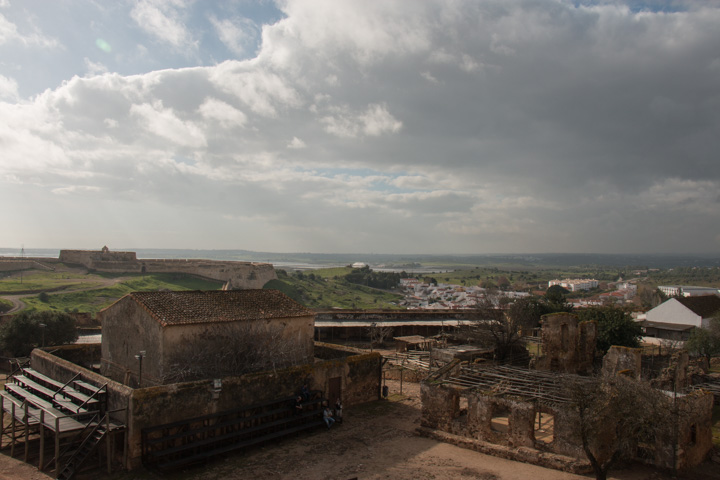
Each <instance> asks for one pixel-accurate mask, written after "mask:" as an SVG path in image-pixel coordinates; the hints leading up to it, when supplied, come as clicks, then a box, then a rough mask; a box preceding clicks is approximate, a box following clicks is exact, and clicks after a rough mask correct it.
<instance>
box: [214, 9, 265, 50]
mask: <svg viewBox="0 0 720 480" xmlns="http://www.w3.org/2000/svg"><path fill="white" fill-rule="evenodd" d="M210 22H211V23H212V25H213V27H214V28H215V32H216V33H217V36H218V38H220V41H221V42H223V44H225V46H226V47H227V48H228V49H229V50H230V51H232V52H234V53H235V54H237V55H241V56H244V55H246V54H248V53H251V52H249V49H250V47H253V46H254V41H255V38H256V37H257V35H258V33H259V29H258V27H257V25H255V22H253V21H252V20H250V19H249V18H233V19H232V20H231V19H228V18H224V19H218V18H217V17H214V16H212V17H210Z"/></svg>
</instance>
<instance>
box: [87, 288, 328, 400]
mask: <svg viewBox="0 0 720 480" xmlns="http://www.w3.org/2000/svg"><path fill="white" fill-rule="evenodd" d="M98 318H99V319H100V321H101V323H102V327H103V336H102V366H101V372H102V373H103V375H107V376H108V377H110V378H112V379H113V380H115V381H118V382H121V383H124V384H126V385H132V386H133V387H137V386H145V387H146V386H151V385H162V384H167V383H171V382H172V378H173V376H172V374H173V371H174V370H176V369H177V368H178V367H177V365H178V364H182V363H183V360H184V359H194V361H195V362H202V361H203V359H207V358H208V357H209V356H212V355H213V354H215V353H216V352H217V351H218V350H219V349H220V348H221V347H224V346H227V345H236V348H237V349H238V350H239V349H240V348H247V343H244V340H243V339H246V338H247V336H248V335H254V336H257V340H258V341H267V340H268V338H269V336H268V337H265V336H263V335H264V332H270V333H268V335H276V336H277V337H276V338H274V340H273V342H274V344H277V345H278V351H272V350H269V351H268V352H267V353H266V355H275V356H276V358H273V359H272V360H273V362H274V365H276V367H277V368H284V367H287V366H289V365H299V364H306V363H311V362H312V360H313V346H314V345H313V317H312V316H306V317H293V318H272V319H262V320H252V321H250V320H248V321H234V322H212V323H190V324H179V325H168V326H165V327H163V326H161V325H160V323H159V322H158V320H157V319H155V318H153V317H151V316H150V314H149V313H148V312H146V311H145V310H144V309H143V308H142V307H140V306H139V305H138V304H137V303H136V302H135V301H134V300H132V299H131V298H128V297H125V298H123V299H120V300H119V301H117V302H115V303H114V304H113V305H112V307H110V308H107V309H105V310H103V311H101V312H100V313H99V314H98ZM278 332H279V333H278ZM233 338H239V339H241V340H238V341H237V342H236V344H233V343H231V342H233V340H229V339H233ZM280 349H282V352H280V351H279V350H280ZM140 351H144V352H145V355H144V357H143V367H142V385H138V380H139V377H140V375H139V370H140V364H139V360H138V359H136V358H135V356H136V355H137V354H138V353H139V352H140ZM280 353H282V356H280ZM268 363H269V362H268ZM184 378H185V379H188V378H196V379H197V378H203V377H199V376H197V375H196V376H194V377H187V376H186V377H184Z"/></svg>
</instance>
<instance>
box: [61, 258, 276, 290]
mask: <svg viewBox="0 0 720 480" xmlns="http://www.w3.org/2000/svg"><path fill="white" fill-rule="evenodd" d="M60 261H61V262H63V263H68V264H77V265H82V266H84V267H86V268H88V269H91V270H96V271H98V272H109V273H183V274H187V275H197V276H200V277H204V278H210V279H212V280H218V281H221V282H226V283H227V284H228V289H250V288H262V287H263V286H264V285H265V284H266V283H267V282H269V281H270V280H274V279H276V278H277V275H276V274H275V269H274V268H273V266H272V265H271V264H269V263H255V262H233V261H227V262H217V261H214V260H199V259H187V260H178V259H141V260H138V259H137V256H136V254H135V252H110V251H88V250H61V251H60Z"/></svg>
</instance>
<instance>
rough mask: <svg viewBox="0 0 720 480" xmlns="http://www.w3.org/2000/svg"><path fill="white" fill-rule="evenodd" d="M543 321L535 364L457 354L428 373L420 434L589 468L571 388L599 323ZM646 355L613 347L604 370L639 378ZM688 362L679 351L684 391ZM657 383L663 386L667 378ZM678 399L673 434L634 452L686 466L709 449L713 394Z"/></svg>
mask: <svg viewBox="0 0 720 480" xmlns="http://www.w3.org/2000/svg"><path fill="white" fill-rule="evenodd" d="M543 320H544V321H543V332H542V340H543V344H542V352H543V356H542V357H540V358H539V359H538V360H537V362H536V363H535V365H534V367H535V368H530V369H528V368H519V367H515V366H510V365H494V366H488V365H483V364H472V363H467V362H462V361H460V360H455V361H453V362H452V363H450V364H448V365H446V366H445V367H444V368H442V369H440V370H438V371H437V372H435V373H434V374H433V375H431V376H429V377H428V378H427V379H426V380H425V381H424V382H423V383H422V385H421V394H422V420H421V427H420V428H419V432H420V433H421V434H423V435H426V436H429V437H433V438H436V439H438V440H441V441H446V442H449V443H453V444H456V445H460V446H463V447H466V448H471V449H474V450H477V451H480V452H483V453H486V454H490V455H495V456H500V457H504V458H509V459H512V460H516V461H522V462H526V463H533V464H537V465H542V466H545V467H549V468H555V469H559V470H564V471H569V472H573V473H587V472H589V471H590V465H589V462H588V460H587V459H586V456H585V454H584V452H583V449H582V442H581V439H580V437H579V433H578V430H577V424H578V421H579V420H578V418H577V416H576V415H577V414H576V412H575V410H574V409H573V408H572V406H571V398H570V395H569V392H568V388H567V387H568V385H569V384H570V382H582V381H583V379H589V377H584V376H581V375H578V373H586V374H587V373H592V371H593V362H594V359H595V338H596V335H597V326H596V324H595V323H594V322H578V320H577V317H575V316H574V315H572V314H565V313H563V314H555V315H549V316H545V317H544V318H543ZM641 353H642V351H641V349H633V348H625V347H612V348H611V349H610V351H609V352H608V353H607V354H606V355H605V357H604V358H603V364H602V375H607V376H613V375H625V376H628V377H631V378H636V379H640V378H641V376H642V361H641ZM686 367H687V354H684V356H683V355H682V354H680V355H678V356H677V358H676V359H675V363H674V364H673V365H672V370H673V372H677V373H674V375H675V378H677V379H678V384H677V386H676V387H675V388H676V389H681V390H682V391H683V392H686V391H687V390H686V389H685V387H687V386H688V381H687V374H686V373H684V372H686V370H687V368H686ZM666 380H667V379H666ZM660 381H661V382H662V377H661V380H660ZM660 386H662V387H665V388H666V387H667V382H665V383H664V384H663V383H661V385H660ZM669 394H670V395H672V392H670V393H669ZM675 401H676V408H677V409H678V411H679V412H680V415H679V417H678V418H679V420H678V425H677V437H676V439H672V438H664V437H661V436H660V434H658V438H657V440H656V444H655V445H651V446H647V447H646V448H644V449H641V448H638V450H637V451H636V452H635V453H636V456H637V458H638V459H639V460H641V461H644V462H646V463H649V464H652V465H655V466H658V467H663V468H673V467H676V468H678V469H681V470H682V469H687V468H690V467H693V466H695V465H697V464H699V463H701V462H702V461H703V460H704V459H705V458H706V457H707V455H708V453H709V451H710V450H711V449H712V431H711V416H712V406H713V395H712V394H710V393H708V392H705V391H693V392H689V393H680V394H677V395H676V399H675ZM673 443H675V448H674V449H673V447H672V445H673Z"/></svg>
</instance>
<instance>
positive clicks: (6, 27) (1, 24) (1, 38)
mask: <svg viewBox="0 0 720 480" xmlns="http://www.w3.org/2000/svg"><path fill="white" fill-rule="evenodd" d="M12 42H17V43H20V44H22V45H24V46H39V47H43V48H55V47H57V46H58V45H59V43H58V41H57V40H56V39H54V38H51V37H48V36H46V35H43V34H42V33H41V32H40V31H38V30H37V29H35V31H33V32H32V33H25V34H24V33H21V32H19V31H18V28H17V26H16V25H15V24H14V23H12V22H11V21H10V20H8V19H7V18H5V16H4V15H3V14H1V13H0V45H3V44H6V43H12Z"/></svg>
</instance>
